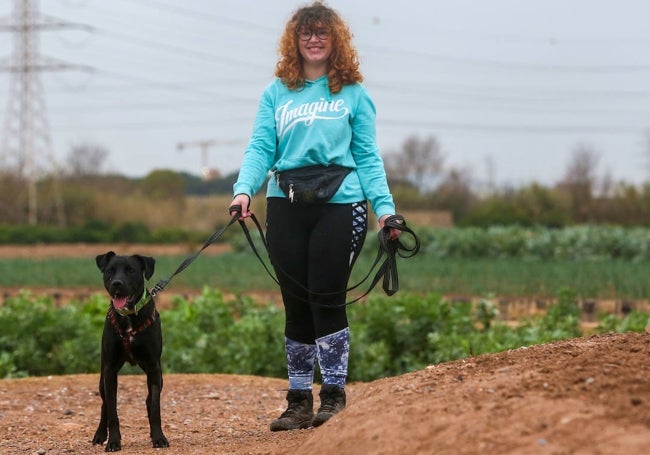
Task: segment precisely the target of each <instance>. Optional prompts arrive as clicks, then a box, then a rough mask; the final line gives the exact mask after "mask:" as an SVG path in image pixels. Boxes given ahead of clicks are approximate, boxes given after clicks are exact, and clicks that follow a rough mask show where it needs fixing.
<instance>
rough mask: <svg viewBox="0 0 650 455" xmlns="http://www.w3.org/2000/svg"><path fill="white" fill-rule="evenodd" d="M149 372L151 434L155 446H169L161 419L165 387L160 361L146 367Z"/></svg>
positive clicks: (148, 407) (148, 402)
mask: <svg viewBox="0 0 650 455" xmlns="http://www.w3.org/2000/svg"><path fill="white" fill-rule="evenodd" d="M145 371H146V373H147V389H148V394H147V416H148V417H149V432H150V433H149V434H150V435H151V442H152V443H153V446H154V447H169V441H167V438H166V437H165V435H164V434H163V431H162V424H161V419H160V393H161V391H162V387H163V378H162V368H161V365H160V362H157V363H156V364H154V365H150V366H149V367H148V368H146V369H145Z"/></svg>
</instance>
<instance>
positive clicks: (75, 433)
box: [0, 333, 650, 455]
mask: <svg viewBox="0 0 650 455" xmlns="http://www.w3.org/2000/svg"><path fill="white" fill-rule="evenodd" d="M649 342H650V334H646V333H643V334H609V335H600V336H594V337H590V338H579V339H573V340H569V341H562V342H556V343H550V344H546V345H541V346H534V347H529V348H521V349H517V350H514V351H508V352H504V353H499V354H491V355H483V356H479V357H473V358H469V359H465V360H460V361H455V362H449V363H444V364H439V365H435V366H431V367H429V368H426V369H425V370H422V371H417V372H414V373H409V374H406V375H402V376H399V377H393V378H386V379H381V380H378V381H374V382H371V383H355V384H349V385H348V388H347V390H348V407H347V408H346V409H345V411H343V412H342V413H340V414H338V415H337V416H335V417H334V418H333V419H332V420H330V422H328V423H327V424H325V425H323V426H322V427H319V428H317V429H309V430H298V431H291V432H280V433H271V432H270V431H269V430H268V425H269V422H270V421H271V420H272V419H273V418H275V417H276V416H277V415H278V414H279V413H280V412H281V411H282V410H283V408H284V406H285V401H284V395H285V391H284V390H283V388H284V387H286V381H285V380H283V379H270V378H260V377H252V376H232V375H167V376H165V388H164V390H163V401H162V406H163V408H162V412H163V427H164V430H165V433H166V435H167V437H168V439H169V441H170V444H171V447H170V448H169V449H167V450H164V451H160V453H169V454H206V453H210V454H288V453H310V454H316V455H317V454H327V455H331V454H333V453H342V454H404V453H418V454H420V453H423V454H428V453H436V454H479V453H480V454H499V455H503V454H524V453H525V454H537V453H540V454H542V453H543V454H632V453H635V454H636V453H646V452H647V448H648V447H650V344H649ZM97 381H98V376H97V375H81V376H60V377H49V378H28V379H19V380H2V381H0V452H1V453H2V454H18V453H21V454H23V453H33V454H35V453H40V454H49V453H53V454H61V453H75V454H89V453H101V452H102V451H103V448H100V447H97V446H92V445H91V442H90V441H91V439H92V437H93V434H94V431H95V427H96V425H97V423H98V421H99V408H100V398H99V396H98V392H97ZM316 392H317V391H316ZM145 396H146V385H145V378H144V376H142V375H134V376H126V375H123V376H120V390H119V394H118V406H119V413H120V420H121V424H122V438H123V439H122V443H123V450H122V453H125V454H135V453H138V454H140V453H153V450H152V449H151V444H150V441H149V437H148V427H147V421H146V410H145V404H144V401H145ZM315 401H316V402H317V401H318V400H317V399H316V400H315Z"/></svg>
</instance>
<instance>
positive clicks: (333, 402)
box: [311, 384, 345, 427]
mask: <svg viewBox="0 0 650 455" xmlns="http://www.w3.org/2000/svg"><path fill="white" fill-rule="evenodd" d="M319 396H320V408H318V412H317V413H316V415H315V416H314V419H313V420H312V421H311V424H312V425H313V426H315V427H318V426H321V425H322V424H324V423H325V422H327V421H328V420H329V419H330V418H331V417H332V416H333V415H334V414H336V413H337V412H339V411H342V410H343V408H345V389H344V388H342V387H339V386H336V385H329V384H323V386H322V387H321V389H320V393H319Z"/></svg>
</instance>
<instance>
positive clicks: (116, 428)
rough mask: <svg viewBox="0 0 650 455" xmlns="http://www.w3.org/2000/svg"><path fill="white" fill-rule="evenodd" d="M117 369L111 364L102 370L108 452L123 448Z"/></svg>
mask: <svg viewBox="0 0 650 455" xmlns="http://www.w3.org/2000/svg"><path fill="white" fill-rule="evenodd" d="M117 371H118V370H117V369H113V368H111V366H109V367H107V368H105V369H104V370H103V371H102V376H103V377H104V394H105V396H106V400H105V403H106V424H107V426H108V442H107V443H106V452H117V451H118V450H122V435H121V434H120V419H119V418H118V417H117Z"/></svg>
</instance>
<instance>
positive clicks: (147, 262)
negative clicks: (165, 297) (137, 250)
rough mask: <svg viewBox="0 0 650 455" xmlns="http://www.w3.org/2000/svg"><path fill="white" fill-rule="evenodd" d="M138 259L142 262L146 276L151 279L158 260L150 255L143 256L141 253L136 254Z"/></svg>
mask: <svg viewBox="0 0 650 455" xmlns="http://www.w3.org/2000/svg"><path fill="white" fill-rule="evenodd" d="M134 256H135V257H136V258H137V259H138V261H140V263H141V264H142V270H144V277H145V278H146V279H147V280H149V278H151V277H152V276H153V271H154V268H155V265H156V260H155V259H154V258H152V257H149V256H141V255H139V254H136V255H134Z"/></svg>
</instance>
